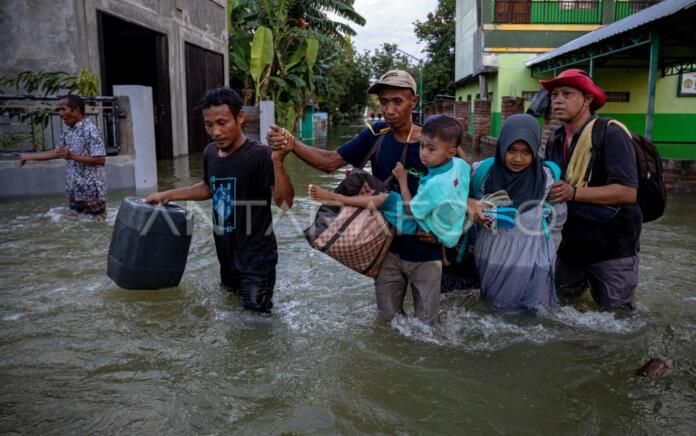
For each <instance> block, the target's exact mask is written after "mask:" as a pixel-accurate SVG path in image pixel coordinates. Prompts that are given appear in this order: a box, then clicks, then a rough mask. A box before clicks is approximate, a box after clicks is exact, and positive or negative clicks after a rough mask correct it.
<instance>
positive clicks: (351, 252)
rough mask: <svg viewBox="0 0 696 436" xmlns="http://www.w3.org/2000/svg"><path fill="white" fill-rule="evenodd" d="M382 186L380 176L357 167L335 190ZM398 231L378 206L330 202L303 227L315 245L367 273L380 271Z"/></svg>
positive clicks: (350, 193) (353, 192)
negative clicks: (352, 205) (329, 204)
mask: <svg viewBox="0 0 696 436" xmlns="http://www.w3.org/2000/svg"><path fill="white" fill-rule="evenodd" d="M382 190H383V183H382V182H381V181H380V180H379V179H378V178H376V177H374V176H373V175H371V174H369V173H367V172H365V171H363V170H360V169H355V170H352V171H351V172H350V173H349V174H348V175H347V176H346V178H345V179H344V180H343V181H342V182H341V183H340V184H339V185H338V186H337V187H336V189H335V192H337V193H339V194H343V195H348V196H354V195H370V194H373V193H374V192H381V191H382ZM395 233H396V231H395V229H394V228H393V227H392V226H391V225H390V224H389V223H388V222H387V220H386V219H385V218H384V216H383V215H382V212H380V211H379V210H374V209H360V208H357V207H348V206H328V205H322V206H321V207H320V208H319V210H318V211H317V215H316V217H315V219H314V222H313V223H312V225H311V226H309V228H307V229H306V230H305V231H304V235H305V238H306V239H307V242H309V245H310V246H311V247H312V248H315V249H317V250H319V251H322V252H324V253H326V254H327V255H329V256H330V257H332V258H333V259H335V260H337V261H338V262H340V263H342V264H343V265H345V266H347V267H348V268H351V269H352V270H354V271H357V272H359V273H360V274H364V275H366V276H368V277H377V275H378V274H379V270H380V268H381V266H382V262H384V258H385V257H386V255H387V251H388V250H389V246H390V245H391V243H392V240H393V239H394V235H395Z"/></svg>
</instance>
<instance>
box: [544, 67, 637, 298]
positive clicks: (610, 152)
mask: <svg viewBox="0 0 696 436" xmlns="http://www.w3.org/2000/svg"><path fill="white" fill-rule="evenodd" d="M540 83H541V85H542V86H543V87H544V88H546V90H548V91H549V93H550V95H551V111H552V115H553V116H554V117H555V118H556V119H558V120H560V121H562V122H563V124H564V125H563V126H561V127H560V128H559V129H558V130H557V131H556V132H555V133H554V134H553V135H552V136H551V138H550V139H549V141H548V143H547V145H546V151H545V153H546V154H545V157H546V159H547V160H552V161H554V162H556V163H557V164H558V165H559V166H560V167H561V170H562V173H563V177H562V179H561V181H559V182H558V183H556V184H555V185H553V186H552V187H551V190H550V192H549V198H550V201H551V202H563V201H565V202H568V220H567V221H566V223H565V225H564V227H563V232H562V237H563V239H562V241H561V245H560V247H559V250H558V257H557V261H556V286H557V291H558V295H559V296H560V297H561V298H563V299H566V300H567V299H568V297H573V296H576V295H577V294H579V293H580V292H582V291H583V290H584V289H585V288H588V287H589V289H590V291H591V293H592V297H593V298H594V300H595V301H596V302H597V303H598V304H599V305H600V307H601V308H603V309H630V310H632V309H635V295H634V294H635V289H636V285H637V284H638V262H639V258H638V251H639V239H640V232H641V227H642V216H641V212H640V207H639V206H638V204H637V203H636V198H637V188H638V171H637V168H636V157H635V151H634V145H633V142H632V140H631V138H630V134H627V133H628V131H627V130H626V128H625V126H623V125H622V124H620V123H617V122H615V121H613V120H611V121H609V123H608V124H604V125H605V126H606V127H605V130H604V131H602V129H603V128H602V127H601V126H602V123H597V125H596V126H595V123H596V120H597V115H596V111H597V110H598V109H599V108H601V107H602V106H603V105H604V103H605V102H606V100H607V98H606V94H605V93H604V91H603V90H602V89H601V88H600V87H598V86H597V85H596V84H595V83H594V82H593V81H592V78H590V77H589V76H588V75H587V74H586V73H585V72H584V71H582V70H579V69H575V68H574V69H569V70H565V71H563V72H562V73H561V74H559V75H558V76H556V78H554V79H553V80H542V81H540ZM593 138H594V140H593ZM601 138H603V139H601Z"/></svg>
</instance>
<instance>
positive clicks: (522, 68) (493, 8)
mask: <svg viewBox="0 0 696 436" xmlns="http://www.w3.org/2000/svg"><path fill="white" fill-rule="evenodd" d="M654 3H655V1H653V0H645V1H635V0H583V1H580V0H492V1H483V0H458V1H457V26H456V51H455V80H456V83H457V92H456V96H457V98H458V99H459V100H464V101H466V100H469V101H475V100H477V99H479V98H481V96H483V99H488V100H490V101H491V134H492V135H493V136H497V135H498V132H499V131H500V124H501V99H502V97H504V96H517V97H522V96H524V97H527V98H529V96H531V95H533V94H534V93H535V92H536V91H537V90H538V89H539V82H538V79H539V78H548V77H550V76H551V75H552V74H546V75H542V76H540V77H532V75H531V70H530V69H529V68H528V67H527V66H526V63H527V62H528V61H530V60H532V59H534V58H535V57H537V56H539V55H541V54H543V53H547V52H550V51H552V50H554V49H555V48H557V47H560V46H562V45H563V44H565V43H567V42H569V41H571V40H573V39H575V38H578V37H580V36H582V35H584V34H586V33H588V32H591V31H594V30H596V29H599V28H601V27H602V26H603V25H606V24H608V23H611V22H614V21H617V20H619V19H621V18H624V17H626V16H628V15H630V14H632V13H635V12H637V11H639V10H642V9H644V8H646V7H649V6H650V5H652V4H654ZM675 86H676V85H675ZM472 108H473V106H472Z"/></svg>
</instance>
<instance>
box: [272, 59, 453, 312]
mask: <svg viewBox="0 0 696 436" xmlns="http://www.w3.org/2000/svg"><path fill="white" fill-rule="evenodd" d="M367 92H368V93H370V94H376V95H377V97H378V100H379V107H380V111H381V113H382V114H384V120H385V121H384V122H383V121H380V122H377V123H375V124H373V125H371V126H368V127H367V128H365V129H363V130H362V131H361V132H360V133H359V134H358V135H357V136H356V137H354V138H353V139H351V140H350V141H348V142H347V143H345V144H343V145H342V146H341V147H339V148H338V149H337V150H335V151H329V150H322V149H320V148H315V147H310V146H307V145H304V144H302V143H300V142H299V141H298V140H297V139H296V138H295V137H294V136H293V135H292V134H291V133H290V132H288V131H287V130H285V129H281V128H279V127H277V126H271V128H270V129H269V131H268V134H267V135H266V139H267V141H268V144H269V145H271V146H272V147H273V148H274V150H280V149H286V150H287V149H289V150H291V151H292V152H293V153H295V155H297V156H298V157H299V158H300V159H302V160H303V161H304V162H305V163H307V164H308V165H310V166H312V167H314V168H316V169H319V170H322V171H325V172H327V173H330V172H333V171H336V170H337V169H339V168H341V167H343V166H345V165H348V164H351V165H353V166H354V167H356V168H361V167H362V166H364V165H365V163H366V161H369V162H371V168H372V174H373V175H374V176H376V177H377V178H379V179H380V180H382V181H384V180H386V179H387V178H389V176H391V174H392V170H393V169H394V167H395V166H396V163H397V162H401V161H403V165H404V167H405V168H406V169H407V170H414V171H410V172H409V175H408V186H409V190H410V191H411V194H412V195H415V194H416V191H417V190H418V178H416V177H415V176H414V175H413V173H416V174H418V173H420V174H426V173H427V171H428V170H427V168H426V167H425V165H423V163H422V162H421V161H420V157H419V148H420V143H419V139H420V136H421V127H420V126H418V125H415V124H413V122H412V120H411V112H412V111H413V109H414V108H415V107H416V105H417V104H418V95H417V87H416V81H415V80H413V77H411V75H410V74H409V73H407V72H406V71H402V70H391V71H387V72H386V73H385V74H383V75H382V77H380V78H379V80H378V81H377V82H375V83H374V84H372V86H370V87H369V89H368V90H367ZM396 186H397V187H395V188H393V189H394V190H396V191H397V192H398V185H396ZM441 271H442V248H441V245H439V243H437V239H436V238H435V237H434V236H433V235H432V234H423V233H419V234H418V235H415V236H413V235H398V236H397V237H396V238H395V239H394V242H393V243H392V245H391V247H390V250H389V253H388V255H387V257H386V259H385V261H384V263H383V264H382V269H381V271H380V274H379V275H378V276H377V278H376V279H375V295H376V300H377V309H378V310H379V313H380V315H381V316H382V317H383V318H386V319H391V318H393V317H394V316H395V315H397V314H399V313H403V302H404V297H405V296H406V290H407V287H408V284H409V283H410V284H411V289H412V292H413V301H414V306H415V314H416V316H417V317H418V318H419V319H421V320H423V321H424V322H426V323H428V324H433V323H435V321H436V320H437V317H438V312H439V310H440V280H439V277H440V276H441Z"/></svg>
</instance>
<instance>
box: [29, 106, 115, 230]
mask: <svg viewBox="0 0 696 436" xmlns="http://www.w3.org/2000/svg"><path fill="white" fill-rule="evenodd" d="M58 114H59V115H60V117H61V118H62V119H63V121H64V122H65V124H66V125H67V126H68V127H67V128H66V129H65V130H64V131H63V134H62V135H61V137H60V141H59V142H58V144H59V146H58V147H56V148H55V149H53V150H49V151H44V152H39V153H22V154H21V155H20V158H19V165H20V166H21V165H24V163H25V162H26V161H28V160H51V159H65V160H66V174H65V193H66V194H67V195H68V200H69V205H68V206H69V207H70V209H72V210H74V211H76V212H78V213H84V214H88V215H93V216H96V217H99V218H102V219H103V218H106V202H105V199H106V172H105V170H104V163H105V162H106V147H105V146H104V139H103V136H102V134H101V133H100V132H99V129H97V126H95V125H94V124H93V123H92V122H91V121H90V120H89V119H88V118H86V117H85V102H84V101H83V100H82V98H80V96H78V95H66V96H65V97H62V98H61V99H60V100H59V102H58Z"/></svg>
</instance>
